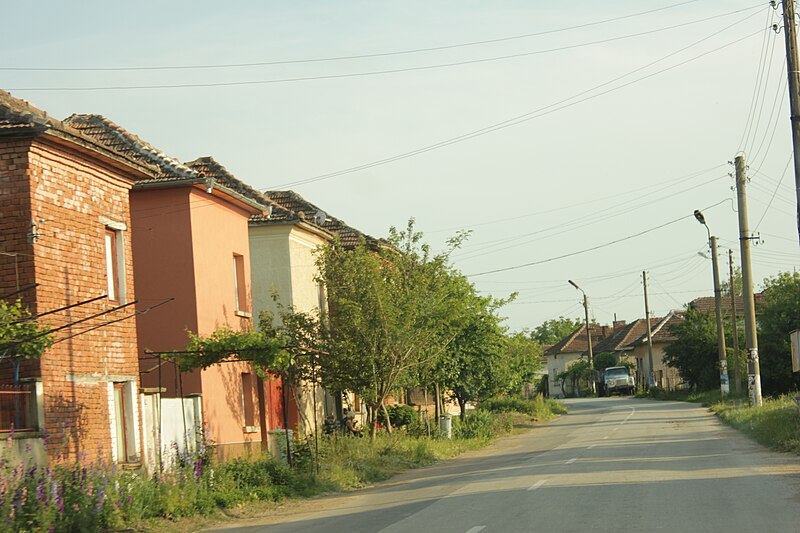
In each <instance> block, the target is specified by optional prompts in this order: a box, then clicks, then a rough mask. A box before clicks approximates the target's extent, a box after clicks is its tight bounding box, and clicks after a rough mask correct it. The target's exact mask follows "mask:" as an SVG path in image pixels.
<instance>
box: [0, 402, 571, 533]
mask: <svg viewBox="0 0 800 533" xmlns="http://www.w3.org/2000/svg"><path fill="white" fill-rule="evenodd" d="M485 403H486V404H487V405H486V407H485V408H484V407H483V406H481V407H479V408H478V409H476V410H474V411H470V412H468V413H467V414H466V416H465V417H464V419H463V420H462V419H461V418H460V417H454V419H453V438H452V439H446V438H442V436H441V435H439V433H438V432H434V433H432V434H431V435H430V436H428V432H429V428H430V424H425V423H424V421H423V420H422V419H421V418H420V417H419V415H418V414H417V413H416V412H415V411H414V415H413V416H412V417H411V419H410V420H408V423H407V424H405V425H403V426H401V428H402V429H396V430H395V431H394V432H393V433H392V434H389V433H388V432H384V431H381V432H378V433H377V434H376V435H375V439H374V440H371V439H367V438H358V437H353V436H345V435H342V434H338V433H336V434H332V435H325V436H320V438H319V441H318V447H317V446H315V444H314V441H313V439H308V440H296V441H295V442H294V446H293V447H294V453H293V455H292V458H293V463H292V467H289V466H288V465H287V464H285V463H283V462H281V461H279V460H277V459H275V458H273V457H270V456H267V455H254V456H250V457H245V458H240V459H235V460H232V461H228V462H225V463H218V462H216V461H214V460H213V456H214V454H213V446H210V445H209V446H202V447H201V448H200V450H199V452H198V453H196V454H192V455H182V454H180V453H177V452H176V451H174V450H173V454H172V461H173V464H174V466H173V467H172V468H169V469H165V470H164V471H163V472H161V473H159V474H156V475H154V476H152V477H143V476H140V475H138V474H136V473H131V472H125V471H122V470H120V469H118V468H117V466H116V465H112V464H108V463H105V462H104V461H103V460H102V459H101V458H100V457H98V458H87V457H83V458H82V459H81V460H80V461H79V462H76V463H73V464H63V465H55V466H37V465H35V464H34V463H33V462H30V463H25V464H12V463H11V462H10V461H9V460H8V458H7V457H8V449H10V447H11V446H10V444H11V442H12V440H13V438H14V437H13V435H12V436H11V437H10V438H9V440H8V449H6V450H2V451H0V517H2V520H0V531H15V532H39V531H47V532H74V531H80V532H91V531H103V530H115V529H126V530H128V529H130V528H137V529H139V530H148V529H156V530H169V529H170V528H172V529H174V527H176V526H175V524H173V522H175V521H181V522H180V523H179V524H178V527H180V528H181V529H182V530H186V529H191V526H190V525H188V522H187V520H188V521H191V520H196V519H197V517H206V518H207V519H213V518H214V517H222V516H223V515H224V516H231V515H237V514H239V515H247V514H251V515H252V514H253V513H254V512H256V511H254V506H256V507H259V506H260V509H261V512H268V510H269V505H270V504H273V505H274V504H275V503H277V502H282V501H285V500H287V499H292V498H307V497H311V496H316V495H319V494H324V493H331V492H339V491H347V490H352V489H357V488H360V487H364V486H366V485H369V484H371V483H375V482H377V481H382V480H385V479H388V478H389V477H391V476H392V475H394V474H396V473H398V472H402V471H404V470H408V469H412V468H419V467H423V466H428V465H431V464H433V463H435V462H437V461H440V460H442V459H447V458H450V457H454V456H457V455H459V454H461V453H463V452H465V451H468V450H474V449H478V448H480V447H482V446H485V445H487V444H489V443H490V442H492V441H493V440H494V439H496V438H498V437H501V436H503V435H507V434H509V433H510V432H511V431H513V429H514V427H515V425H517V424H519V423H520V422H527V423H533V422H536V421H545V420H550V419H552V418H554V417H555V416H557V415H558V414H561V413H565V412H566V409H565V408H564V407H563V405H561V404H560V403H558V402H555V401H552V400H545V399H543V398H542V397H541V396H539V397H537V398H536V399H531V400H524V399H521V398H502V399H492V400H487V401H486V402H485ZM392 411H401V410H392ZM391 414H392V413H390V416H391ZM398 416H402V415H398Z"/></svg>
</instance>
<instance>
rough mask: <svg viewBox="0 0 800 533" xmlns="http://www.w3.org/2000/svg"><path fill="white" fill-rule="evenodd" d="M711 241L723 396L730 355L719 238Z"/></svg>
mask: <svg viewBox="0 0 800 533" xmlns="http://www.w3.org/2000/svg"><path fill="white" fill-rule="evenodd" d="M709 241H710V243H711V263H712V268H713V269H714V313H715V314H716V316H717V338H718V339H719V340H718V341H717V348H718V351H719V390H720V392H721V393H722V395H723V396H727V395H728V393H730V391H731V388H730V385H729V384H728V355H727V350H726V349H725V328H724V325H723V324H722V289H720V287H719V265H718V264H717V238H716V237H714V236H713V235H712V236H711V238H710V239H709Z"/></svg>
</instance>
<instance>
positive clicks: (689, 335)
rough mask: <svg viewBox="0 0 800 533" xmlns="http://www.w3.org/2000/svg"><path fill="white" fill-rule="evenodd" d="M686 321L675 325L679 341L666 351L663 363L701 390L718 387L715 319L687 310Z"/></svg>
mask: <svg viewBox="0 0 800 533" xmlns="http://www.w3.org/2000/svg"><path fill="white" fill-rule="evenodd" d="M684 317H685V319H684V320H683V321H681V322H678V323H677V324H675V325H674V326H672V329H671V331H672V333H673V334H674V335H675V337H676V340H675V341H674V342H672V344H670V345H669V346H667V347H666V348H665V350H664V351H665V352H666V355H665V356H664V361H665V362H666V363H667V364H668V365H669V366H671V367H672V368H675V369H677V370H678V373H679V374H680V375H681V377H682V378H683V379H684V380H685V381H686V382H687V383H689V385H690V386H691V387H693V388H695V389H698V390H710V389H714V388H718V387H719V366H718V365H719V362H718V351H717V329H716V328H717V326H716V318H715V317H714V315H712V314H710V313H702V312H700V311H697V310H696V309H688V310H687V311H686V314H685V315H684Z"/></svg>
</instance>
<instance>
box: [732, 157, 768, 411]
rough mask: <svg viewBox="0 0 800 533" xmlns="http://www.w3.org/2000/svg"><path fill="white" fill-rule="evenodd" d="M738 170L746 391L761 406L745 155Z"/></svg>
mask: <svg viewBox="0 0 800 533" xmlns="http://www.w3.org/2000/svg"><path fill="white" fill-rule="evenodd" d="M734 165H735V167H736V198H737V200H738V205H739V247H740V249H741V254H742V299H743V300H744V333H745V335H744V337H745V345H746V346H747V389H748V391H749V393H750V403H751V404H752V405H754V406H758V407H761V404H762V400H761V369H760V368H759V364H758V337H757V335H756V308H755V301H754V299H753V273H752V270H751V267H750V227H749V225H748V222H747V193H746V192H745V182H746V180H747V176H746V172H745V165H744V156H743V155H741V154H739V155H737V156H736V160H735V162H734Z"/></svg>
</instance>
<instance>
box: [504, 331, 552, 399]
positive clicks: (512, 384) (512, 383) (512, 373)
mask: <svg viewBox="0 0 800 533" xmlns="http://www.w3.org/2000/svg"><path fill="white" fill-rule="evenodd" d="M503 352H504V359H505V363H506V365H507V366H508V370H509V371H508V375H507V377H506V379H505V387H504V389H505V390H504V391H503V392H505V393H507V394H518V393H519V392H520V391H521V389H522V386H523V384H525V383H532V382H533V381H534V380H535V379H536V371H537V370H539V368H541V366H542V356H543V354H544V350H542V346H541V344H539V343H538V342H535V341H533V340H532V339H531V338H530V335H529V334H526V332H517V333H513V334H510V335H509V334H507V335H506V339H505V346H504V350H503Z"/></svg>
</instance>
